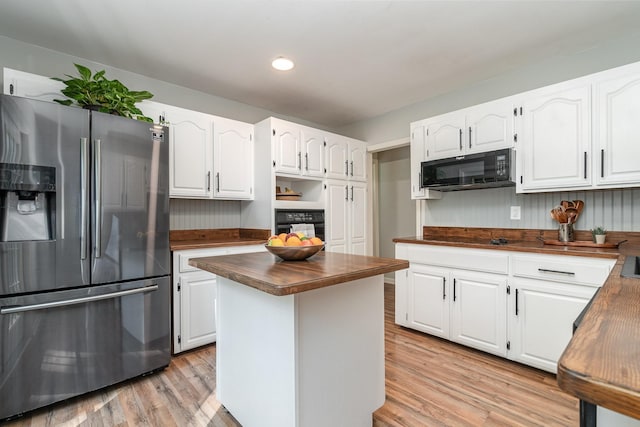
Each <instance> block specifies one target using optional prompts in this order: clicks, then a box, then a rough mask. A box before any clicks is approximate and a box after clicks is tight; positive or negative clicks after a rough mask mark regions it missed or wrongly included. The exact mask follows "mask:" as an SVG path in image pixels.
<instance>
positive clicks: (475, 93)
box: [337, 25, 640, 143]
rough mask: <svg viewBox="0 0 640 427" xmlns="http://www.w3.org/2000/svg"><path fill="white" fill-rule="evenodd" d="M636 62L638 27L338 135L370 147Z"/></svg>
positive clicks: (639, 40) (639, 47)
mask: <svg viewBox="0 0 640 427" xmlns="http://www.w3.org/2000/svg"><path fill="white" fill-rule="evenodd" d="M637 61H640V25H639V27H638V32H637V33H636V34H635V35H634V36H632V37H626V38H623V39H617V40H614V41H610V42H607V43H601V44H598V45H596V46H593V47H592V48H591V49H588V50H584V51H582V52H579V53H577V54H572V55H557V56H555V57H552V58H549V59H547V60H545V61H543V62H539V63H537V64H534V65H531V66H528V67H524V68H519V69H514V70H511V71H509V72H507V73H504V74H502V75H499V76H496V77H494V78H492V79H488V80H485V81H482V82H480V83H478V84H475V85H473V86H469V87H464V88H460V89H459V90H456V91H454V92H449V93H445V94H443V95H441V96H438V97H436V98H432V99H427V100H424V101H421V102H418V103H416V104H413V105H408V106H406V107H403V108H400V109H398V110H396V111H391V112H389V113H387V114H385V115H382V116H379V117H375V118H373V119H370V120H364V121H361V122H358V123H354V124H352V125H349V126H345V127H342V128H340V129H338V130H337V133H341V134H344V135H348V136H351V137H353V138H357V139H362V140H364V141H368V142H369V143H380V142H385V141H392V140H395V139H401V138H407V137H408V136H409V123H411V122H414V121H417V120H422V119H426V118H428V117H432V116H436V115H438V114H442V113H446V112H449V111H455V110H458V109H460V108H464V107H468V106H471V105H476V104H481V103H483V102H487V101H492V100H494V99H498V98H502V97H505V96H509V95H514V94H517V93H520V92H526V91H528V90H531V89H536V88H539V87H543V86H546V85H549V84H553V83H558V82H561V81H564V80H570V79H572V78H576V77H580V76H584V75H587V74H591V73H595V72H598V71H603V70H606V69H608V68H614V67H617V66H621V65H625V64H629V63H632V62H637Z"/></svg>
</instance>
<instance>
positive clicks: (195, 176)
mask: <svg viewBox="0 0 640 427" xmlns="http://www.w3.org/2000/svg"><path fill="white" fill-rule="evenodd" d="M165 119H166V120H167V121H168V122H169V133H170V138H169V154H170V162H169V179H170V184H169V195H170V196H171V197H186V198H203V199H205V198H210V197H211V184H212V182H211V180H212V178H213V177H212V176H211V167H212V162H213V159H212V157H213V154H212V144H213V141H212V136H211V128H212V126H211V120H210V118H209V116H207V115H205V114H201V113H197V112H195V111H189V110H184V109H182V108H175V107H167V108H166V114H165Z"/></svg>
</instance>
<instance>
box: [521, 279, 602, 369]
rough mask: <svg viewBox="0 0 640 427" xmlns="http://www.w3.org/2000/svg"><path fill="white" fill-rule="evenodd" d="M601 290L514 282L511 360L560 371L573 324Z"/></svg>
mask: <svg viewBox="0 0 640 427" xmlns="http://www.w3.org/2000/svg"><path fill="white" fill-rule="evenodd" d="M597 289H598V288H597V287H591V286H579V285H570V284H565V283H549V282H545V281H542V280H531V279H520V278H517V279H514V280H513V288H512V295H511V298H510V304H509V308H510V310H509V312H510V315H509V327H510V337H511V340H510V343H511V345H510V347H511V351H510V352H509V354H510V358H511V359H513V360H516V361H518V362H522V363H524V364H526V365H529V366H534V367H536V368H540V369H544V370H545V371H549V372H553V373H555V372H556V368H557V362H558V360H559V359H560V356H561V355H562V352H563V351H564V349H565V347H566V346H567V344H569V340H571V335H572V332H573V329H572V327H573V321H574V320H575V319H576V317H578V315H579V314H580V312H581V311H582V309H583V308H584V307H585V305H586V304H587V303H588V302H589V300H590V299H591V297H592V296H593V294H594V293H595V292H596V290H597Z"/></svg>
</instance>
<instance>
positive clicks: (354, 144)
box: [349, 140, 367, 181]
mask: <svg viewBox="0 0 640 427" xmlns="http://www.w3.org/2000/svg"><path fill="white" fill-rule="evenodd" d="M349 179H351V180H355V181H366V180H367V144H365V143H364V142H361V141H354V140H351V141H350V142H349Z"/></svg>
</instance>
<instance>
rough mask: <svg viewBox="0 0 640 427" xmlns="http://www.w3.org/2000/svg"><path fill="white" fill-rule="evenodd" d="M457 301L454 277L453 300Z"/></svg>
mask: <svg viewBox="0 0 640 427" xmlns="http://www.w3.org/2000/svg"><path fill="white" fill-rule="evenodd" d="M455 301H456V279H453V302H455Z"/></svg>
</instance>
